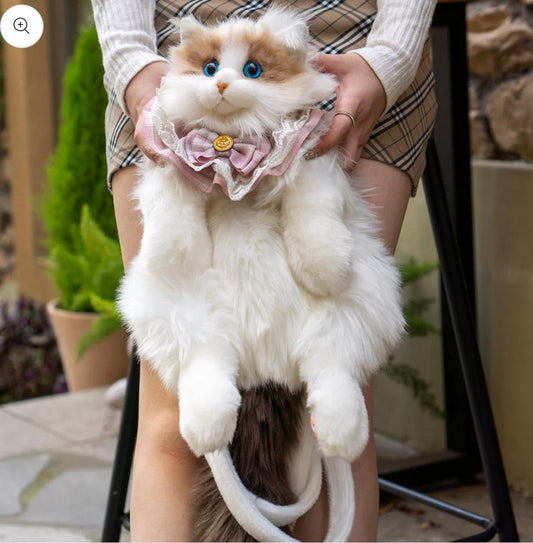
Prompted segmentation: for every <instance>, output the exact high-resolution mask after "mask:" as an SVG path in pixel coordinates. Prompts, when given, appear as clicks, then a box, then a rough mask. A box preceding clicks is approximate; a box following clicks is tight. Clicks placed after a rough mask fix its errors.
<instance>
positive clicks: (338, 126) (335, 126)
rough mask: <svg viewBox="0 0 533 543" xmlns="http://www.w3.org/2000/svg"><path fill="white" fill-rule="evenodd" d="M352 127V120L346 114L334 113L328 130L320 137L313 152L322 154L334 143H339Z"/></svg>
mask: <svg viewBox="0 0 533 543" xmlns="http://www.w3.org/2000/svg"><path fill="white" fill-rule="evenodd" d="M352 128H353V124H352V120H351V119H350V118H349V117H348V116H346V115H335V117H333V121H332V123H331V126H330V128H329V130H328V131H327V132H326V134H324V135H323V136H322V138H320V141H319V142H318V144H317V146H316V147H315V149H314V150H315V152H316V153H317V154H318V155H323V154H324V153H326V152H328V151H329V150H330V149H332V148H333V147H335V146H336V145H339V144H341V143H342V142H343V141H344V140H345V139H346V137H347V136H348V134H349V133H350V131H351V130H352Z"/></svg>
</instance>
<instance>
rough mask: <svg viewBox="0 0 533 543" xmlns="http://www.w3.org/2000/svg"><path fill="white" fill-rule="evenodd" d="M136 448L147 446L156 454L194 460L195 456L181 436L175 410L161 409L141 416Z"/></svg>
mask: <svg viewBox="0 0 533 543" xmlns="http://www.w3.org/2000/svg"><path fill="white" fill-rule="evenodd" d="M137 448H148V449H151V450H152V451H153V452H154V453H156V454H164V455H169V456H174V457H177V458H180V459H181V460H183V461H194V459H195V458H196V457H195V456H194V454H193V453H192V451H191V449H190V448H189V446H188V445H187V443H186V442H185V440H184V439H183V438H182V437H181V434H180V430H179V417H178V413H177V412H173V411H170V412H168V411H166V410H163V411H161V412H158V413H153V412H152V413H150V416H149V417H144V418H141V422H140V424H139V430H138V434H137Z"/></svg>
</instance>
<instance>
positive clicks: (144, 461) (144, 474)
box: [113, 167, 199, 541]
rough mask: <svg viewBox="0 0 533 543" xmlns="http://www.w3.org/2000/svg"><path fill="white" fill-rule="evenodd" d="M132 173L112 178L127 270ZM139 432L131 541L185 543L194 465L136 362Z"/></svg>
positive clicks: (155, 379) (132, 225)
mask: <svg viewBox="0 0 533 543" xmlns="http://www.w3.org/2000/svg"><path fill="white" fill-rule="evenodd" d="M136 176H137V172H136V168H135V167H129V168H124V169H122V170H119V171H118V172H117V173H116V174H115V175H114V176H113V201H114V205H115V215H116V219H117V226H118V231H119V237H120V244H121V249H122V259H123V261H124V267H125V269H126V271H127V268H128V264H129V262H130V261H131V259H132V258H133V257H134V256H135V255H136V254H137V252H138V250H139V245H140V241H141V236H142V225H141V217H140V214H139V212H138V211H137V210H135V204H134V202H132V201H131V191H132V188H133V186H134V183H135V180H136ZM140 374H141V375H140V390H139V428H138V432H137V443H136V446H135V459H134V462H133V471H132V492H131V539H132V541H190V539H191V534H192V529H191V528H192V527H191V509H190V499H189V492H190V490H191V487H192V485H193V483H194V479H195V476H196V473H197V471H198V465H199V460H198V459H197V458H196V457H195V456H194V455H193V454H192V452H191V451H190V449H189V447H188V446H187V444H186V443H185V441H184V440H183V439H182V438H181V434H180V432H179V409H178V398H177V397H176V396H175V395H173V394H171V393H170V392H168V391H167V390H166V389H165V388H164V386H163V384H162V382H161V380H160V379H159V376H158V375H157V374H156V373H155V372H154V371H152V369H151V367H150V366H149V364H148V363H147V362H145V361H144V360H143V361H141V372H140Z"/></svg>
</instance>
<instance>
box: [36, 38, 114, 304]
mask: <svg viewBox="0 0 533 543" xmlns="http://www.w3.org/2000/svg"><path fill="white" fill-rule="evenodd" d="M103 76H104V68H103V65H102V55H101V52H100V46H99V44H98V39H97V35H96V30H95V29H94V28H89V29H85V30H83V31H82V32H81V34H80V36H79V38H78V40H77V42H76V46H75V49H74V55H73V57H72V59H71V60H70V62H69V63H68V65H67V68H66V71H65V76H64V79H63V100H62V104H61V116H60V124H59V133H58V142H57V146H56V149H55V152H54V154H53V156H52V158H51V160H50V163H49V165H48V186H47V188H46V191H45V195H44V206H43V212H44V213H43V214H44V222H45V226H46V229H47V232H48V240H47V243H48V246H49V248H50V250H53V249H55V248H57V247H62V248H63V249H64V250H67V251H76V250H77V249H78V245H79V229H78V226H79V223H80V217H81V209H82V206H83V205H84V204H89V205H90V208H91V214H92V216H93V217H95V219H96V220H97V222H98V225H99V226H100V228H101V229H102V231H103V232H104V233H105V234H106V235H108V236H110V237H112V238H115V239H116V238H117V230H116V225H115V218H114V213H113V202H112V198H111V197H110V195H109V191H108V190H107V188H106V185H105V180H106V161H105V133H104V116H105V108H106V105H107V95H106V92H105V89H104V87H103V83H102V82H103ZM52 277H53V276H52ZM61 301H62V303H63V300H61Z"/></svg>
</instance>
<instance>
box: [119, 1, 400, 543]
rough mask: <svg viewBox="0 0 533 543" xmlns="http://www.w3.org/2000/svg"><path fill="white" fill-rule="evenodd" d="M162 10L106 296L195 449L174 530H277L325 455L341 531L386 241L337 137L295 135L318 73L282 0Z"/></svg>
mask: <svg viewBox="0 0 533 543" xmlns="http://www.w3.org/2000/svg"><path fill="white" fill-rule="evenodd" d="M176 25H177V26H178V28H179V32H180V36H181V40H180V44H179V46H177V47H175V48H174V49H172V50H171V51H170V53H169V61H170V62H169V71H168V73H167V75H166V76H165V77H164V79H163V81H162V83H161V88H160V89H159V92H158V94H157V97H156V99H155V100H154V101H153V102H152V103H151V104H150V105H149V106H148V107H147V108H146V110H145V112H144V114H143V117H142V119H141V122H143V123H145V129H146V130H147V131H148V133H149V134H151V136H152V148H153V149H154V151H155V153H156V155H157V156H158V157H159V160H158V162H157V163H155V162H151V161H146V163H145V164H144V166H143V172H142V176H141V177H140V179H139V182H138V185H137V187H136V193H135V195H136V198H137V200H138V205H139V209H140V211H141V212H142V217H143V227H144V231H143V238H142V243H141V248H140V251H139V254H138V255H137V256H136V258H135V259H134V260H133V261H132V263H131V266H130V269H129V271H128V275H127V276H126V277H125V278H124V280H123V282H122V285H121V289H120V294H119V306H120V310H121V312H122V314H123V316H124V319H125V321H126V322H127V324H128V326H129V329H130V330H131V332H132V334H133V335H134V338H135V340H136V342H137V345H138V349H139V352H140V354H141V356H142V357H143V358H144V359H146V360H147V361H148V362H149V363H150V364H151V365H152V366H153V368H155V370H156V371H157V372H158V374H159V376H160V378H161V379H162V381H163V382H164V384H165V386H166V387H167V389H169V390H170V391H172V392H174V393H175V394H177V396H178V397H179V407H180V413H179V431H180V432H181V434H182V436H183V438H184V439H185V440H186V442H187V443H188V445H189V446H190V448H191V450H192V451H193V452H194V453H195V454H196V455H198V456H204V457H205V460H206V463H205V466H204V469H203V472H202V474H201V476H200V477H199V479H200V480H199V482H198V485H197V488H196V490H195V491H194V496H193V499H194V508H195V511H196V512H197V518H196V520H195V530H196V532H195V533H194V534H193V539H195V540H200V541H207V540H213V541H250V540H259V541H294V539H293V538H292V537H291V535H290V534H291V529H292V527H293V526H294V523H295V521H296V520H297V519H298V518H299V517H301V516H302V515H303V514H304V513H305V512H306V511H308V510H309V509H310V508H311V506H312V505H313V504H314V503H315V501H316V500H317V498H318V495H319V493H320V489H321V484H322V470H323V468H324V470H325V473H326V480H327V484H328V496H329V502H330V503H329V505H330V507H329V509H330V511H329V531H328V535H327V540H329V541H342V540H346V539H347V537H348V536H349V533H350V531H351V528H352V523H353V517H354V511H355V500H354V488H353V478H352V474H351V470H350V464H349V462H351V461H353V460H354V459H356V458H357V457H358V456H359V455H360V454H361V452H362V451H363V449H364V447H365V445H366V442H367V438H368V415H367V412H366V408H365V403H364V398H363V394H362V392H361V387H362V386H363V385H364V384H365V383H366V382H367V380H368V378H369V377H370V376H371V375H372V373H374V372H375V371H376V370H377V369H378V368H379V367H380V366H381V365H382V364H383V363H384V362H385V361H386V360H387V357H388V355H389V354H390V352H391V350H392V349H393V348H394V346H395V345H396V344H397V343H398V342H399V340H400V338H401V336H402V331H403V317H402V312H401V306H400V297H399V290H400V289H399V276H398V272H397V270H396V268H395V266H394V262H393V259H392V257H390V256H389V255H388V254H387V252H386V250H385V247H384V246H383V244H382V242H381V241H380V239H379V237H378V234H377V227H376V224H375V220H374V218H373V215H372V213H371V211H370V210H369V208H368V206H367V204H366V203H365V202H364V200H363V198H362V197H361V196H360V195H359V194H358V193H357V192H356V191H355V190H354V188H352V186H351V185H350V182H349V180H348V178H347V176H346V174H345V172H344V171H343V169H342V167H341V165H340V161H339V158H338V153H337V152H333V151H332V152H329V153H326V154H324V155H323V156H320V157H316V158H312V154H310V153H309V151H310V150H311V149H313V147H314V146H315V145H316V144H317V142H318V140H319V138H320V136H321V135H322V134H323V133H324V132H325V131H326V130H327V127H328V122H329V121H328V118H327V116H325V115H324V114H323V113H322V112H321V111H320V110H319V109H317V108H316V106H315V104H316V103H318V102H320V101H321V100H325V99H327V98H330V97H331V96H332V94H333V93H334V91H335V87H336V83H335V80H334V78H333V77H332V76H331V75H328V74H324V73H320V72H318V71H317V70H316V69H314V68H313V67H312V66H311V64H310V62H309V52H308V51H309V34H308V29H307V25H306V22H305V20H304V19H302V18H301V16H299V15H297V14H295V13H293V12H291V11H288V10H285V9H282V8H273V9H269V10H267V12H266V13H265V14H264V15H263V16H262V17H260V18H259V19H257V20H256V21H251V20H250V19H230V20H226V21H224V22H222V23H220V24H219V25H216V26H209V27H208V26H205V25H203V24H202V23H200V22H198V21H197V20H196V19H194V18H193V17H190V16H189V17H186V18H183V19H181V20H178V21H176ZM176 431H178V428H177V427H176Z"/></svg>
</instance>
